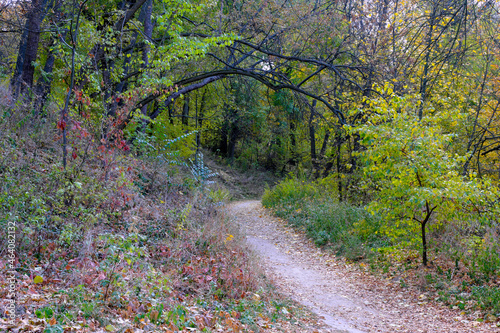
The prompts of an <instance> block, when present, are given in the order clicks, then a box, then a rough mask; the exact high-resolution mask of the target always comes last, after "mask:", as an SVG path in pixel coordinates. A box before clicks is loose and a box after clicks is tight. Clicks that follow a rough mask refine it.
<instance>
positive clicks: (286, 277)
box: [229, 200, 500, 333]
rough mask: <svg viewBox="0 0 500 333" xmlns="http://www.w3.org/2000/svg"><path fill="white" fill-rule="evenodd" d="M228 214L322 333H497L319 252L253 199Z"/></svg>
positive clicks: (272, 276)
mask: <svg viewBox="0 0 500 333" xmlns="http://www.w3.org/2000/svg"><path fill="white" fill-rule="evenodd" d="M229 212H230V214H231V215H233V216H234V217H235V221H236V223H237V224H238V225H239V226H240V227H241V229H242V232H243V233H244V235H245V236H246V239H247V242H248V244H249V246H250V247H251V248H252V249H253V250H254V251H255V252H256V254H257V255H258V257H259V258H260V259H261V262H262V264H263V266H264V271H265V273H266V275H267V276H268V277H269V278H270V279H271V280H273V281H274V283H275V284H276V285H277V287H278V288H279V290H280V292H282V293H284V294H285V295H287V296H289V297H290V298H292V299H293V300H295V301H297V302H299V303H301V304H303V305H304V306H306V307H308V308H309V309H310V310H312V311H313V312H315V313H316V314H317V315H318V316H319V317H320V318H321V319H322V320H323V321H324V323H325V324H326V325H327V326H328V327H329V329H324V330H323V332H352V333H359V332H426V333H431V332H436V333H437V332H439V333H444V332H456V333H462V332H500V329H497V328H493V327H491V326H488V325H487V324H481V323H479V322H475V321H467V320H465V319H464V318H462V317H461V316H460V314H459V313H458V312H456V311H453V310H450V309H448V308H446V307H444V306H440V305H435V304H433V303H432V302H429V301H428V300H427V299H426V297H425V295H424V294H420V293H418V292H414V291H413V292H412V291H410V290H405V289H403V288H401V287H400V286H399V281H396V279H392V280H383V279H382V278H376V277H373V276H370V275H369V274H367V273H364V272H362V271H361V270H360V269H359V268H355V267H353V266H350V265H348V264H346V263H345V262H344V261H343V260H341V259H338V258H336V257H335V256H334V255H332V254H330V253H328V252H326V251H322V250H321V249H319V248H317V247H316V246H315V245H314V244H313V243H312V242H311V241H310V240H308V239H307V238H306V237H305V235H304V234H303V233H301V232H300V231H297V230H296V229H293V228H291V227H288V226H286V225H285V223H284V221H282V220H280V219H279V218H276V217H273V216H271V215H270V214H269V213H268V212H267V211H266V210H265V209H264V208H263V207H262V205H261V204H260V202H259V201H255V200H251V201H238V202H234V203H232V204H231V205H230V206H229ZM314 332H317V331H316V330H315V331H314Z"/></svg>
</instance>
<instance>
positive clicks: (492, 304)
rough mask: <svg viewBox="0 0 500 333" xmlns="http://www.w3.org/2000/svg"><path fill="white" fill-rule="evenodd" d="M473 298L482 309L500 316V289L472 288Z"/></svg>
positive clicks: (487, 287)
mask: <svg viewBox="0 0 500 333" xmlns="http://www.w3.org/2000/svg"><path fill="white" fill-rule="evenodd" d="M472 296H473V298H474V299H476V300H477V302H478V304H479V306H480V307H481V309H483V310H486V311H492V312H493V313H495V314H497V315H498V314H500V289H499V288H498V287H489V286H480V287H472Z"/></svg>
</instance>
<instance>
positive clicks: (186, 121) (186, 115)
mask: <svg viewBox="0 0 500 333" xmlns="http://www.w3.org/2000/svg"><path fill="white" fill-rule="evenodd" d="M182 124H183V125H184V126H186V127H187V126H188V125H189V95H185V96H184V106H183V107H182Z"/></svg>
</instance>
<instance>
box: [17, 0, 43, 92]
mask: <svg viewBox="0 0 500 333" xmlns="http://www.w3.org/2000/svg"><path fill="white" fill-rule="evenodd" d="M46 4H47V0H43V2H42V0H33V1H32V4H31V7H32V8H31V11H30V13H29V15H28V17H27V20H28V37H27V39H26V51H25V53H24V60H23V72H22V74H21V87H20V93H21V94H24V93H27V92H29V91H30V90H31V89H32V88H33V76H34V74H35V66H34V65H33V63H34V62H35V61H36V56H37V53H38V42H39V40H40V26H41V25H42V21H43V18H44V17H45V11H44V10H43V7H45V5H46Z"/></svg>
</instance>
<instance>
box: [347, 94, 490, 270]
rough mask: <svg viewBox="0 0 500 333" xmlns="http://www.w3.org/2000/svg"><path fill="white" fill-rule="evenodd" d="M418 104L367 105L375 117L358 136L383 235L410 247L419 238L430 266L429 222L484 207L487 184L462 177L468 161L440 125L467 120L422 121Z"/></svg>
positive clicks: (431, 116) (436, 115)
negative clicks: (452, 147) (455, 151)
mask: <svg viewBox="0 0 500 333" xmlns="http://www.w3.org/2000/svg"><path fill="white" fill-rule="evenodd" d="M386 89H388V90H389V93H390V92H391V91H390V89H389V88H387V86H386ZM415 101H416V100H415V98H413V96H408V97H395V96H392V97H391V98H390V99H389V100H388V101H386V100H384V99H378V100H374V101H368V105H369V106H368V107H367V108H370V109H372V111H374V115H373V116H372V117H371V120H370V121H369V122H367V123H366V124H365V125H363V126H361V127H359V128H357V129H356V130H355V131H356V132H357V133H359V134H360V136H361V138H362V144H363V145H364V146H365V147H366V150H365V151H364V152H362V153H361V155H362V159H363V161H364V163H365V164H364V174H365V176H366V177H367V179H368V181H367V182H368V183H370V185H371V186H372V188H373V189H374V194H375V198H374V200H373V201H372V202H371V203H370V204H369V205H368V206H367V209H368V210H369V211H370V212H372V213H373V214H380V215H381V216H382V217H383V218H384V220H385V222H384V228H382V232H384V233H386V235H387V236H389V237H391V238H392V239H393V240H395V241H402V242H403V243H406V244H408V245H409V244H415V243H418V240H419V238H420V243H421V249H422V260H423V264H424V266H426V265H427V263H428V257H427V236H426V232H427V231H428V230H429V228H430V225H431V224H430V222H431V221H432V222H433V223H432V225H433V226H435V227H437V226H439V225H440V224H442V223H445V222H446V221H449V220H452V219H458V218H464V217H465V215H467V214H468V213H469V212H471V211H472V210H474V209H477V207H484V201H483V200H484V198H485V190H484V189H485V188H487V181H486V180H482V181H481V182H480V181H479V180H478V179H475V178H474V177H473V176H471V177H463V176H462V175H461V173H460V165H461V163H462V162H463V160H464V157H463V156H459V155H457V154H453V153H451V152H450V151H449V148H448V145H449V143H450V142H451V141H452V139H453V137H454V134H453V133H445V132H444V131H443V130H442V127H441V126H440V123H441V122H443V121H446V120H447V119H448V118H449V117H455V118H460V117H462V115H461V114H460V113H458V112H453V111H448V112H445V111H443V112H437V111H435V110H426V113H425V115H424V116H423V117H422V119H421V120H420V119H419V112H418V111H419V110H418V108H417V105H419V104H418V103H416V102H415ZM368 183H367V184H368Z"/></svg>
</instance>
